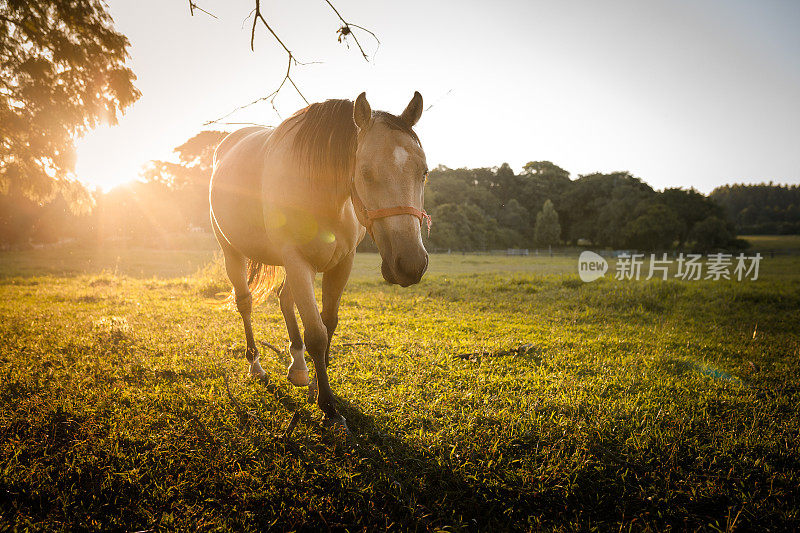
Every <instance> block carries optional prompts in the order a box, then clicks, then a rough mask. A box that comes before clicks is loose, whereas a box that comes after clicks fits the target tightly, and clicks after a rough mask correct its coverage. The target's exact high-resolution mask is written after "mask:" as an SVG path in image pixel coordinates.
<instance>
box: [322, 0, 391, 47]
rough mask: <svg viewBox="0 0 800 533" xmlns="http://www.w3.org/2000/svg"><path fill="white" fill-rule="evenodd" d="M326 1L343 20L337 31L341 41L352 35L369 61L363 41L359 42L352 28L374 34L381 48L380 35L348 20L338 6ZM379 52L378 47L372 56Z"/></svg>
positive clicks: (329, 0) (373, 36)
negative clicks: (362, 45)
mask: <svg viewBox="0 0 800 533" xmlns="http://www.w3.org/2000/svg"><path fill="white" fill-rule="evenodd" d="M325 3H326V4H328V5H329V6H331V9H333V12H334V13H336V16H337V17H339V20H341V21H342V24H343V26H342V27H341V28H339V29H338V30H337V31H336V33H337V34H339V39H338V40H339V42H342V41H345V42H346V39H347V36H348V35H352V36H353V40H354V41H355V42H356V46H358V50H359V51H360V52H361V56H362V57H363V58H364V61H369V56H367V53H366V52H364V49H363V48H362V47H361V43H360V42H358V37H356V34H355V33H353V30H352V29H351V28H357V29H359V30H362V31H365V32H367V33H369V34H370V35H372V38H373V39H375V42H377V43H378V48H380V46H381V41H380V39H378V36H377V35H375V34H374V33H372V32H371V31H369V30H368V29H366V28H364V27H363V26H359V25H358V24H353V23H352V22H348V21H346V20H345V19H344V17H342V15H341V13H339V10H338V9H336V7H335V6H334V5H333V4H332V3H331V0H325ZM377 53H378V49H377V48H376V49H375V52H374V53H373V54H372V57H375V54H377Z"/></svg>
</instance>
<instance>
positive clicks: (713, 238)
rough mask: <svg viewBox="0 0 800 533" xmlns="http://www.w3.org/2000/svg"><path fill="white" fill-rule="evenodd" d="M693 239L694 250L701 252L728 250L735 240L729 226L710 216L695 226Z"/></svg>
mask: <svg viewBox="0 0 800 533" xmlns="http://www.w3.org/2000/svg"><path fill="white" fill-rule="evenodd" d="M691 237H692V239H693V240H694V249H695V250H697V251H701V252H710V251H713V250H720V249H723V248H726V247H727V246H729V245H730V244H731V241H732V240H733V235H732V234H731V232H730V230H729V229H728V224H727V223H726V222H725V221H724V220H722V219H721V218H719V217H716V216H710V217H708V218H705V219H703V220H701V221H700V222H698V223H697V224H695V226H694V229H693V230H692V234H691Z"/></svg>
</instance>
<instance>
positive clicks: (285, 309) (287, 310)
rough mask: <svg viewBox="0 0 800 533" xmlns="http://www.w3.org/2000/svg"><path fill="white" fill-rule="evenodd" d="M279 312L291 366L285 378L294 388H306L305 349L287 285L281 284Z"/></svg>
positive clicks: (290, 292)
mask: <svg viewBox="0 0 800 533" xmlns="http://www.w3.org/2000/svg"><path fill="white" fill-rule="evenodd" d="M281 312H282V313H283V320H284V322H286V331H288V332H289V340H290V341H291V343H292V344H291V346H289V353H290V354H292V364H291V365H290V366H289V369H288V374H287V377H288V378H289V381H291V382H292V385H294V386H295V387H307V386H308V367H307V366H306V360H305V357H304V354H305V351H306V347H305V345H304V344H303V337H302V336H301V335H300V328H299V327H298V326H297V317H296V316H295V314H294V298H292V290H291V288H290V287H289V284H288V283H284V284H283V288H282V289H281Z"/></svg>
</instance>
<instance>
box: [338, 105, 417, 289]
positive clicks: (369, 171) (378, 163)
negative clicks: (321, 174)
mask: <svg viewBox="0 0 800 533" xmlns="http://www.w3.org/2000/svg"><path fill="white" fill-rule="evenodd" d="M420 115H422V95H420V94H419V93H418V92H415V93H414V97H413V98H412V99H411V102H410V103H409V104H408V107H406V109H405V111H403V113H402V114H401V115H400V116H395V115H392V114H390V113H386V112H384V111H376V112H373V111H372V109H371V108H370V106H369V103H368V102H367V97H366V95H365V94H364V93H361V94H360V95H359V96H358V98H357V99H356V102H355V105H354V106H353V120H354V121H355V123H356V126H358V147H357V149H356V164H355V176H354V183H353V186H354V189H353V194H352V196H353V204H354V206H355V208H356V213H357V214H358V217H359V219H360V220H361V222H362V223H363V224H365V225H366V226H367V230H368V231H369V232H370V234H371V235H372V238H373V239H374V241H375V244H376V245H377V246H378V250H380V253H381V258H382V259H383V263H382V265H381V272H382V273H383V277H384V279H386V281H388V282H389V283H396V284H398V285H402V286H403V287H407V286H409V285H413V284H414V283H419V280H420V279H422V275H423V274H424V273H425V270H426V269H427V268H428V252H427V251H426V250H425V246H423V244H422V226H423V221H425V222H427V221H429V220H430V219H429V218H428V215H427V214H425V211H423V208H422V202H423V191H424V188H425V177H426V175H427V174H428V165H427V162H426V161H425V152H423V151H422V146H421V144H420V142H419V138H418V137H417V135H416V133H414V131H413V130H412V129H411V128H412V127H413V126H414V124H416V123H417V121H418V120H419V117H420ZM358 204H362V205H358Z"/></svg>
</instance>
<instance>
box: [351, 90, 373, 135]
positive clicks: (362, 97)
mask: <svg viewBox="0 0 800 533" xmlns="http://www.w3.org/2000/svg"><path fill="white" fill-rule="evenodd" d="M370 120H372V108H371V107H370V106H369V102H367V93H361V94H359V95H358V98H356V103H355V104H354V105H353V122H355V123H356V126H358V129H360V130H365V129H367V127H368V126H369V121H370Z"/></svg>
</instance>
